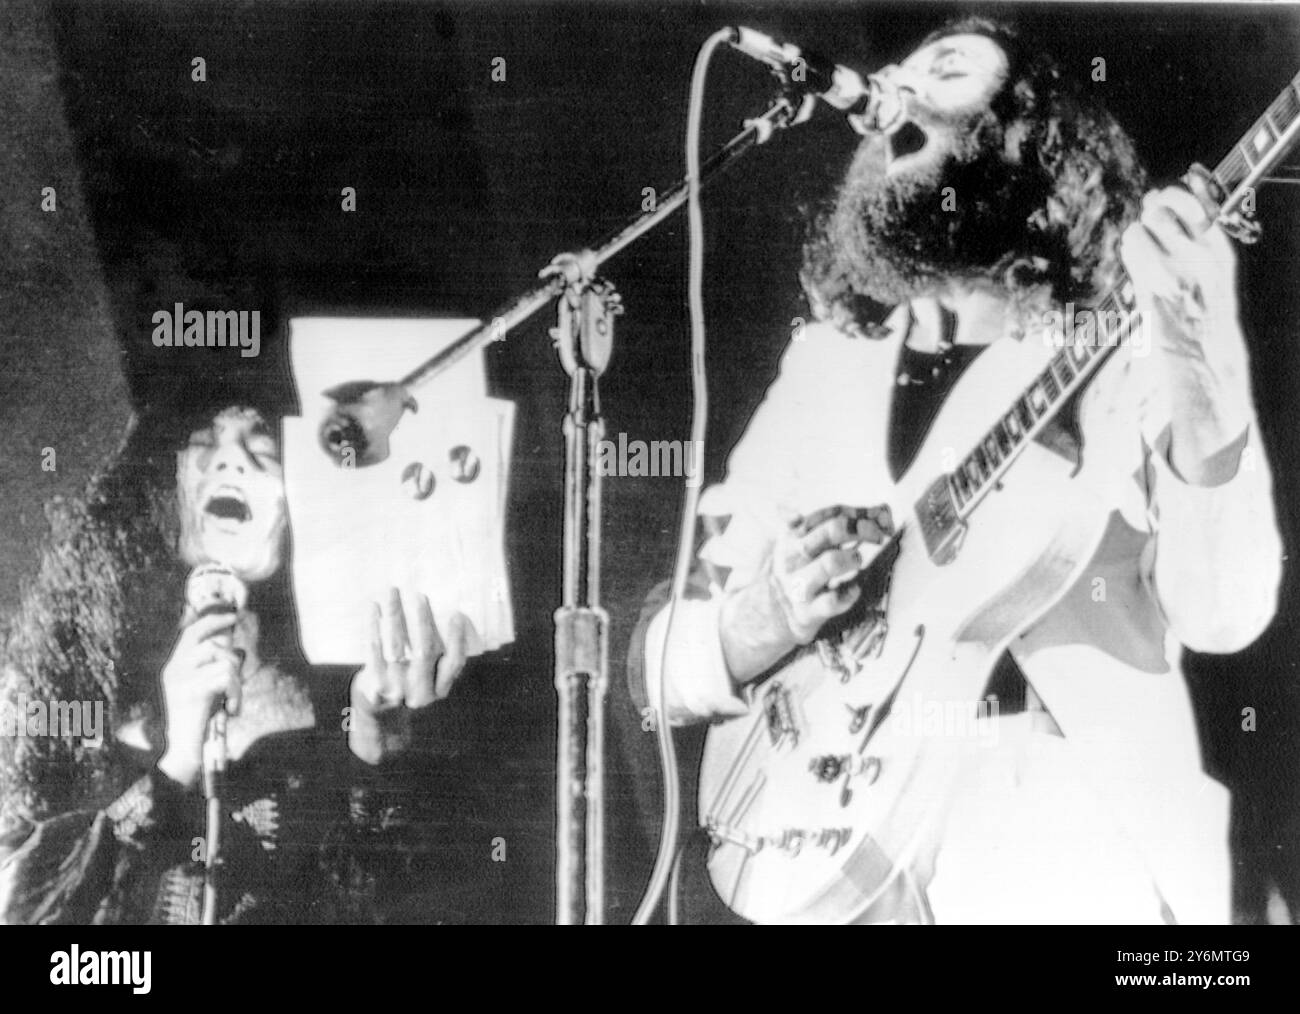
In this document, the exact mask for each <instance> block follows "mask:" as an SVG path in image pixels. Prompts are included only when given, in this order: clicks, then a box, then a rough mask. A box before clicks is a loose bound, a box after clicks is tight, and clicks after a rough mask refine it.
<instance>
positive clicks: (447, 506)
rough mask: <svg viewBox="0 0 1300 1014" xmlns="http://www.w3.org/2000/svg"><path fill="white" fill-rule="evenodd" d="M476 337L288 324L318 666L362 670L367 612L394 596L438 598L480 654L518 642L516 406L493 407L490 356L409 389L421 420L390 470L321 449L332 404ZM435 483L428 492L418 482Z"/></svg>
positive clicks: (360, 323) (302, 616) (470, 324)
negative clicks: (511, 533) (336, 397)
mask: <svg viewBox="0 0 1300 1014" xmlns="http://www.w3.org/2000/svg"><path fill="white" fill-rule="evenodd" d="M477 325H478V322H477V321H474V320H428V319H423V320H416V319H375V318H340V317H329V318H326V317H310V318H297V319H294V320H292V321H290V324H289V336H290V356H291V360H292V366H293V375H294V381H295V383H296V385H297V388H298V396H299V402H300V403H301V405H302V412H303V414H302V416H301V417H290V418H287V419H285V421H284V462H285V488H286V495H287V497H288V505H289V520H290V524H291V526H292V532H293V555H294V559H293V586H294V598H295V601H296V602H297V607H298V620H299V629H300V631H301V633H302V640H303V651H304V653H305V654H306V656H307V659H308V661H310V662H311V663H312V664H314V665H352V664H361V663H363V662H365V661H366V659H367V655H368V651H369V647H368V646H369V630H368V624H369V616H370V603H371V602H381V601H383V598H384V596H385V595H386V594H387V592H388V589H390V588H399V589H403V591H404V593H405V592H406V591H419V592H422V593H424V594H425V595H426V596H428V598H429V602H430V604H431V605H432V607H433V612H434V619H435V620H436V622H437V623H438V627H439V629H440V630H442V631H444V632H445V631H446V629H447V623H448V620H449V618H450V616H451V614H452V613H454V612H457V611H459V612H461V613H463V614H464V615H465V616H466V617H467V618H468V619H469V620H470V622H471V623H472V624H473V628H474V630H473V632H472V633H471V635H470V645H469V651H470V654H471V655H477V654H481V653H482V652H484V651H492V650H495V649H497V648H499V647H501V646H502V645H503V644H507V643H509V642H510V641H512V640H514V614H513V611H512V609H511V603H510V586H509V579H508V574H507V570H506V560H505V508H506V488H507V479H508V474H509V460H510V447H511V435H512V430H513V424H514V403H513V402H510V401H505V400H503V399H499V398H489V397H488V396H487V383H486V378H485V373H484V369H483V362H482V358H481V357H480V356H468V357H466V358H465V359H463V360H461V361H460V362H459V363H457V364H456V365H455V366H452V367H451V368H449V369H448V370H447V371H445V372H444V373H442V374H440V375H439V376H438V377H436V378H435V379H433V380H432V381H430V382H428V383H427V384H424V385H423V386H421V387H419V388H418V389H416V390H414V391H412V394H413V395H414V397H415V399H416V401H417V402H418V410H417V411H416V412H414V413H412V412H410V411H407V412H406V413H405V414H404V415H403V417H402V419H401V421H400V422H399V423H398V425H397V428H396V429H395V430H394V431H393V433H392V437H391V442H390V453H389V456H388V458H387V459H386V460H385V461H383V462H380V463H378V464H375V465H370V466H367V467H361V468H343V467H339V466H338V465H337V464H335V462H334V459H333V458H332V457H331V456H330V455H329V454H327V453H326V451H325V450H324V449H323V448H322V446H321V443H320V439H319V430H320V424H321V422H322V421H323V420H324V419H325V418H326V416H327V415H328V413H329V412H330V410H331V408H332V407H333V403H332V402H331V400H330V399H329V398H327V397H325V394H324V392H325V391H327V390H329V389H331V388H333V387H335V386H337V385H339V384H343V383H347V382H350V381H364V380H371V381H378V382H386V381H393V380H397V379H399V378H400V377H402V376H404V375H405V374H406V373H408V372H409V371H410V370H412V369H413V368H415V367H416V366H418V365H419V364H420V363H422V362H424V361H425V360H426V359H428V358H429V357H430V356H432V355H434V354H435V353H437V352H438V351H439V350H441V349H442V348H444V347H445V346H447V345H448V344H450V343H451V342H452V341H454V340H455V339H457V338H459V337H460V336H461V335H463V334H465V333H466V332H468V331H469V330H471V329H472V328H474V327H476V326H477ZM417 469H423V470H424V471H425V473H426V474H427V475H431V476H432V479H433V488H432V492H429V493H427V495H424V496H422V495H421V494H422V493H425V492H427V483H426V484H425V487H424V489H421V486H420V484H419V482H418V481H417V480H416V479H415V478H414V477H413V473H415V472H416V470H417Z"/></svg>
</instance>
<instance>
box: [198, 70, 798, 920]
mask: <svg viewBox="0 0 1300 1014" xmlns="http://www.w3.org/2000/svg"><path fill="white" fill-rule="evenodd" d="M776 76H777V77H778V78H779V79H780V80H781V82H782V86H783V88H782V95H781V97H780V98H779V99H777V100H776V102H775V103H774V104H773V105H772V106H771V108H769V109H768V110H767V112H765V113H763V114H762V115H761V116H758V117H755V118H753V119H750V120H746V121H745V127H744V130H742V131H741V132H740V133H739V134H737V135H736V136H735V137H733V138H732V139H731V140H730V141H728V142H727V143H726V144H725V145H724V146H723V147H722V148H720V149H719V150H718V151H716V152H715V153H714V154H713V155H712V156H710V157H709V158H708V159H706V160H705V161H704V162H703V163H702V164H701V166H700V186H701V187H704V186H706V185H707V184H708V183H710V182H711V181H712V180H714V179H715V178H716V177H717V176H718V175H720V174H721V173H722V172H723V171H724V170H726V169H727V168H728V167H729V166H731V165H732V164H733V163H735V162H736V161H738V160H739V159H740V158H741V157H742V156H743V155H745V154H746V153H747V152H748V151H749V150H750V149H751V148H753V147H754V146H755V145H758V144H763V143H765V142H766V141H768V140H769V139H770V138H771V137H772V135H773V134H774V133H775V132H776V131H777V130H779V129H782V128H784V127H788V126H791V125H792V124H795V123H801V122H803V121H804V120H806V119H807V118H808V117H809V116H811V115H812V110H813V107H814V106H815V105H816V95H815V94H814V93H813V92H811V91H810V90H809V89H808V87H807V85H805V86H803V87H800V86H799V85H798V84H796V83H795V82H792V81H791V80H790V79H789V76H788V75H784V74H777V75H776ZM688 193H689V187H688V181H687V180H683V181H681V182H680V183H678V184H677V185H676V186H674V187H673V188H672V189H671V190H669V191H668V192H667V193H666V194H664V195H663V197H662V198H660V200H659V201H658V202H657V204H656V206H655V207H654V208H653V209H652V210H650V211H646V212H643V213H641V214H639V215H637V216H635V217H634V218H632V219H630V220H629V221H628V223H627V224H626V225H624V226H623V227H622V228H621V229H618V230H616V231H615V232H613V233H611V234H610V235H609V236H607V237H606V238H605V239H604V240H603V241H602V242H601V243H600V244H599V245H598V246H597V247H596V248H595V249H594V250H591V249H588V250H583V251H581V252H579V253H564V254H560V255H559V256H557V257H556V258H555V259H554V260H552V261H551V263H550V264H549V265H548V266H547V267H546V268H544V269H543V270H542V271H541V272H540V277H541V279H542V281H541V283H540V284H539V285H537V286H536V287H534V288H533V289H532V290H530V291H528V292H526V293H524V294H523V295H521V296H518V297H516V298H515V299H514V300H512V301H511V302H509V303H507V304H506V305H504V306H502V307H500V308H499V309H498V310H497V312H496V313H495V314H494V315H493V316H492V318H491V320H490V321H489V322H488V323H486V324H483V325H480V326H479V327H477V328H475V329H474V330H473V331H470V332H469V333H468V334H466V335H464V336H463V337H461V338H459V339H457V340H456V341H454V342H452V343H451V344H450V345H448V346H447V347H446V348H444V349H443V350H442V351H440V352H439V353H438V354H436V355H434V356H433V357H431V358H430V359H428V360H427V361H426V362H424V363H423V364H422V365H420V366H418V367H417V368H416V369H414V370H412V371H411V372H410V373H408V374H407V375H406V376H405V377H403V378H402V379H401V380H400V381H398V382H397V383H398V384H399V385H400V386H402V387H404V388H406V389H407V391H409V390H411V389H413V388H415V387H418V386H419V385H421V384H423V383H425V382H426V381H428V380H431V379H432V378H433V377H435V376H437V375H438V374H440V373H442V372H443V371H444V370H446V369H448V368H449V367H451V366H453V365H454V364H455V363H457V362H459V361H460V360H462V359H464V358H465V357H466V356H468V355H470V354H471V353H474V352H476V351H478V350H479V349H482V348H484V347H486V346H487V345H488V344H490V343H491V342H494V341H500V340H501V339H502V338H503V337H504V336H505V332H506V331H508V330H510V329H511V328H513V327H516V326H518V325H519V324H521V323H523V322H524V321H526V320H527V319H528V318H530V317H531V316H532V315H533V314H535V313H536V312H537V311H538V310H540V309H541V308H542V307H543V306H545V305H546V304H547V303H549V302H550V301H551V300H554V299H557V298H558V300H559V305H558V315H559V322H558V325H557V326H556V327H555V328H554V329H552V331H551V336H552V337H553V338H554V339H555V344H556V347H557V351H558V353H559V356H560V361H561V363H562V364H563V365H564V368H565V370H566V372H567V373H568V374H569V376H570V378H571V381H570V395H569V408H568V412H567V414H566V415H565V419H564V435H565V472H564V474H565V482H564V597H563V603H562V604H561V606H560V608H559V609H558V610H557V611H556V613H555V686H556V692H557V694H558V698H559V700H558V708H559V716H558V718H559V721H558V724H559V729H558V733H557V738H558V745H557V761H558V763H557V768H558V772H557V784H556V843H557V844H556V860H557V869H556V921H557V922H558V923H560V924H579V923H586V924H588V925H596V924H600V923H601V922H602V921H603V919H604V871H603V866H602V858H603V857H602V852H603V847H604V810H603V804H604V769H603V757H604V714H605V693H606V688H607V685H608V675H609V674H608V670H609V660H608V645H607V636H606V635H607V629H608V625H609V618H608V615H607V614H606V613H605V611H604V610H603V609H602V608H601V606H600V580H599V578H600V504H601V498H600V476H599V474H598V469H597V462H598V457H599V456H598V450H599V442H600V440H601V438H602V435H603V433H604V420H603V418H602V417H601V414H600V402H599V398H598V397H597V378H598V377H599V376H600V374H601V372H603V370H604V369H605V366H606V365H607V364H608V362H609V357H610V354H611V351H612V343H613V318H614V316H616V315H617V314H618V313H621V312H622V306H621V304H620V302H619V298H618V294H617V293H616V292H615V291H614V289H613V286H611V285H610V284H609V283H608V282H606V281H604V280H602V279H600V278H598V277H597V276H596V269H597V268H598V267H599V266H600V265H601V264H602V263H604V262H605V261H607V260H609V258H611V257H613V256H614V255H615V254H617V253H619V252H620V251H621V250H623V249H624V248H626V247H628V246H630V245H631V244H632V243H635V242H636V241H637V240H638V239H640V238H641V237H642V236H643V235H645V234H646V233H647V232H649V231H650V230H651V229H653V228H655V226H657V225H659V224H660V223H661V222H663V221H664V220H665V219H666V218H667V217H668V216H669V215H671V214H672V213H673V212H674V211H676V210H677V209H678V208H680V207H681V206H682V205H683V204H685V203H686V200H687V196H688ZM393 425H396V422H395V421H394V423H393ZM209 854H211V853H209Z"/></svg>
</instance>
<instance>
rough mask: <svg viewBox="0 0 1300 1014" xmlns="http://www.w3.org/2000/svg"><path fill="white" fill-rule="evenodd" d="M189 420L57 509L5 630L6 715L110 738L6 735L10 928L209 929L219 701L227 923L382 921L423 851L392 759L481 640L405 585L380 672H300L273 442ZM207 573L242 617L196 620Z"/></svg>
mask: <svg viewBox="0 0 1300 1014" xmlns="http://www.w3.org/2000/svg"><path fill="white" fill-rule="evenodd" d="M161 415H162V414H160V416H161ZM168 415H171V414H170V413H169V414H168ZM181 416H182V417H181V418H177V417H176V415H171V417H170V418H166V420H165V422H164V418H162V417H156V418H148V417H147V418H146V419H144V420H142V421H141V422H140V424H138V425H137V426H136V427H135V428H134V430H133V432H132V434H131V436H130V437H129V439H128V440H127V443H126V445H125V446H124V448H123V450H122V452H121V454H120V455H119V456H118V458H117V460H116V461H115V463H114V464H113V465H112V466H111V467H110V468H108V469H107V470H106V471H104V472H103V473H102V474H101V475H100V476H99V477H97V479H96V480H95V481H94V482H93V483H92V484H91V488H90V491H89V493H88V495H87V496H86V498H85V499H84V501H78V502H75V503H70V502H56V503H55V504H53V505H51V508H50V510H49V513H50V521H51V528H52V532H51V539H50V542H49V545H48V546H47V547H46V548H45V550H44V552H43V555H42V563H41V568H40V572H39V575H38V578H37V580H36V582H34V584H33V586H32V587H30V588H28V589H26V590H25V594H24V596H23V603H22V606H21V608H20V609H19V611H18V613H17V615H16V617H15V618H14V619H13V622H12V623H11V624H10V625H9V629H8V630H7V631H5V630H4V629H0V635H3V655H0V659H2V660H3V669H0V702H10V704H9V706H11V707H12V706H13V704H12V702H14V701H18V700H25V701H37V700H39V701H49V702H53V701H62V702H67V701H73V700H75V701H102V702H104V712H105V713H106V714H107V716H108V721H107V725H108V726H109V728H108V729H106V730H104V731H103V733H102V735H101V736H100V738H99V742H93V741H87V740H86V739H85V738H84V737H83V738H82V739H81V740H77V739H75V738H69V737H66V736H57V737H56V736H50V735H34V736H25V735H20V736H15V737H0V922H41V923H65V924H66V923H141V922H164V923H195V922H198V921H199V915H200V910H201V904H202V897H203V884H204V866H205V860H206V848H207V841H206V830H205V820H204V816H205V815H204V802H203V796H202V792H201V791H200V781H201V778H200V776H201V772H202V764H203V742H204V738H205V735H206V733H207V729H208V723H209V719H210V718H211V716H212V714H213V712H214V710H215V709H217V708H219V707H222V706H223V704H222V702H230V704H229V706H228V707H227V711H228V712H232V713H231V714H230V715H229V717H228V719H227V727H226V751H227V757H228V768H227V772H226V778H225V787H224V788H223V791H222V800H221V802H222V807H221V809H222V816H223V822H222V826H221V831H220V835H219V838H220V840H221V842H222V845H221V854H222V856H223V865H222V870H223V872H222V876H221V890H220V893H219V896H218V899H217V911H216V921H217V922H221V923H255V922H274V923H304V922H339V921H347V922H356V921H361V922H374V921H380V920H381V919H382V918H383V916H382V900H383V899H382V895H383V892H384V888H385V884H386V883H389V882H400V880H401V878H402V877H403V876H404V875H406V874H408V873H409V864H410V861H411V856H412V854H413V853H414V852H415V851H418V848H419V843H418V842H416V841H413V840H412V835H411V830H410V827H409V826H408V825H407V824H406V822H405V820H404V818H403V803H404V802H405V801H409V791H407V790H405V789H404V788H403V786H402V784H401V782H400V774H401V772H400V771H399V772H395V771H394V768H395V767H396V766H395V765H392V764H390V763H389V762H388V761H389V758H391V757H393V756H396V755H398V754H401V753H402V752H403V751H404V749H405V748H406V747H408V746H409V745H410V742H411V737H412V731H411V730H412V724H413V722H414V723H416V724H419V723H421V722H423V721H424V719H423V717H422V716H424V715H426V714H427V713H429V712H436V711H437V709H436V708H430V707H429V706H430V705H432V704H434V703H435V702H436V701H439V700H441V699H442V698H444V697H446V696H447V694H448V693H449V692H450V690H451V687H452V684H453V683H454V682H455V681H456V679H457V677H458V676H459V675H460V672H461V670H462V669H463V667H464V663H465V638H466V629H465V626H464V624H463V623H462V622H461V620H460V618H459V617H458V618H457V620H456V621H454V622H453V623H451V624H449V625H448V626H449V628H450V629H448V630H446V631H443V632H440V631H439V630H438V629H437V627H436V626H435V624H434V621H433V616H432V613H431V611H430V608H429V604H428V602H427V600H425V599H424V598H423V597H417V598H415V599H414V600H412V599H411V598H409V597H408V598H407V599H405V600H403V598H402V596H400V595H399V594H398V593H397V592H396V591H393V592H392V593H391V595H390V597H389V599H388V601H386V602H383V603H377V604H375V606H374V613H373V616H372V626H371V629H372V638H371V640H372V651H371V661H370V662H369V663H368V664H367V665H366V667H365V668H363V669H362V670H361V671H360V672H357V673H340V674H338V676H337V678H335V677H334V676H332V675H331V674H330V673H328V672H326V673H313V677H312V681H311V683H310V684H309V683H307V682H306V681H304V680H302V679H301V678H299V677H298V676H295V675H294V674H293V671H294V670H298V671H302V670H303V669H305V666H304V665H303V663H302V659H301V657H300V656H299V655H298V649H297V647H296V637H295V635H294V632H293V617H292V608H291V604H290V598H289V592H288V587H289V586H288V580H287V577H286V574H285V568H284V566H283V562H284V555H285V549H286V541H287V525H286V515H285V502H284V488H283V480H282V473H281V466H280V460H279V448H278V444H277V441H276V438H275V436H274V435H273V433H272V432H271V430H270V429H269V428H268V426H267V424H266V422H265V421H264V418H263V416H262V415H261V414H260V413H259V412H257V411H256V410H254V409H250V408H244V407H234V406H230V407H225V408H220V409H219V410H213V409H206V410H199V411H198V412H197V413H196V412H195V411H193V410H187V412H185V413H182V414H181ZM186 416H188V418H186ZM178 423H179V428H178V426H177V424H178ZM178 433H179V434H181V435H183V436H182V439H184V440H185V443H184V445H183V446H182V447H180V448H179V449H178V448H177V446H176V444H177V443H178V442H179V441H177V439H176V437H177V435H178ZM213 562H216V563H220V564H222V565H224V566H225V567H227V568H229V570H230V571H231V572H232V573H233V574H234V575H235V576H236V577H237V578H238V579H239V581H242V582H243V584H244V585H245V586H246V587H247V591H248V603H247V607H246V608H244V609H241V610H239V611H238V612H231V611H225V612H215V613H210V614H204V615H198V616H197V617H196V614H195V610H194V609H192V608H191V609H188V610H187V609H186V607H185V581H186V577H187V575H188V574H189V573H190V571H191V570H192V569H193V568H195V567H198V566H200V565H203V564H208V563H213ZM178 620H179V621H180V623H181V629H180V630H179V631H178V630H177V624H178ZM444 636H445V640H444ZM345 743H346V746H345V745H344V744H345ZM395 779H396V780H395Z"/></svg>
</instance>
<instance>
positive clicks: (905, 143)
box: [889, 120, 930, 162]
mask: <svg viewBox="0 0 1300 1014" xmlns="http://www.w3.org/2000/svg"><path fill="white" fill-rule="evenodd" d="M929 140H930V139H929V137H927V136H926V133H925V131H924V130H922V129H921V128H920V127H918V126H917V125H916V124H915V123H913V122H912V121H911V120H904V121H903V123H902V124H901V125H900V126H899V128H898V129H897V130H895V131H894V132H893V133H892V134H890V135H889V157H890V160H891V161H895V162H896V161H898V160H899V159H901V158H907V156H908V155H915V154H916V153H917V152H918V151H920V150H921V149H922V148H924V147H925V146H926V144H927V143H928V142H929Z"/></svg>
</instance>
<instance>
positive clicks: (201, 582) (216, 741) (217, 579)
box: [185, 563, 248, 798]
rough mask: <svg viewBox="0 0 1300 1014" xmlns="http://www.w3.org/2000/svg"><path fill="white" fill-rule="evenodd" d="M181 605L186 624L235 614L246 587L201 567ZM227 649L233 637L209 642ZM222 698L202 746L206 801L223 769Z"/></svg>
mask: <svg viewBox="0 0 1300 1014" xmlns="http://www.w3.org/2000/svg"><path fill="white" fill-rule="evenodd" d="M185 603H186V606H187V607H188V609H189V612H190V614H191V618H190V622H191V623H193V622H194V620H197V619H199V618H200V617H203V616H210V615H212V614H213V613H238V612H239V611H240V610H242V609H243V608H244V607H245V606H247V605H248V586H247V585H246V584H244V582H243V580H242V579H241V578H240V577H239V575H238V574H236V573H235V572H234V571H233V570H231V569H230V568H229V567H227V566H226V565H225V564H220V563H204V564H200V565H199V566H198V567H195V568H194V570H192V571H191V572H190V576H189V579H188V580H187V581H186V582H185ZM213 640H214V641H216V642H217V643H219V644H221V645H222V646H223V647H226V648H229V647H230V646H231V644H232V643H233V641H234V633H233V632H228V633H224V634H219V635H217V636H216V637H214V638H213ZM228 714H229V712H228V710H227V701H226V698H225V695H222V698H221V700H220V702H219V706H218V708H217V710H216V712H215V713H214V714H213V716H212V717H211V718H210V719H209V720H208V735H207V738H206V740H205V741H204V744H203V786H204V794H205V795H207V796H208V797H209V798H212V797H213V796H215V795H216V791H217V789H216V780H217V776H218V775H219V774H220V773H221V772H222V771H224V770H225V767H226V756H225V754H226V749H225V747H226V719H227V717H228Z"/></svg>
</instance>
